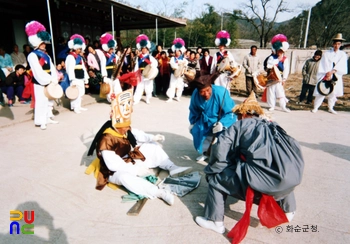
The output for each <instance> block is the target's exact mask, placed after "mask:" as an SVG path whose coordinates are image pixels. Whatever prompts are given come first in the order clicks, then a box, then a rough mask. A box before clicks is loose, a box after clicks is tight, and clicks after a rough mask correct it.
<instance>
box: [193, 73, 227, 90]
mask: <svg viewBox="0 0 350 244" xmlns="http://www.w3.org/2000/svg"><path fill="white" fill-rule="evenodd" d="M220 74H221V73H220V72H215V73H214V74H211V75H201V74H197V75H196V77H195V78H194V80H193V81H192V82H191V85H193V86H194V87H195V88H197V89H198V90H202V89H203V88H206V87H208V86H211V85H212V84H213V83H214V81H215V80H216V79H217V78H218V77H219V76H220Z"/></svg>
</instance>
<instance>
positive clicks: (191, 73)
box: [184, 67, 196, 81]
mask: <svg viewBox="0 0 350 244" xmlns="http://www.w3.org/2000/svg"><path fill="white" fill-rule="evenodd" d="M184 76H185V78H186V79H187V80H188V81H193V80H194V78H195V77H196V69H194V68H191V67H187V69H186V71H185V72H184Z"/></svg>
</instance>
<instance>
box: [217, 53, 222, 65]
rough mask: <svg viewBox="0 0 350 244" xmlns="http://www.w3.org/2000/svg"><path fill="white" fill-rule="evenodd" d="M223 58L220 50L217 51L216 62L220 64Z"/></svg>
mask: <svg viewBox="0 0 350 244" xmlns="http://www.w3.org/2000/svg"><path fill="white" fill-rule="evenodd" d="M223 59H224V55H223V54H222V53H221V52H217V53H216V60H217V64H220V63H221V61H222V60H223Z"/></svg>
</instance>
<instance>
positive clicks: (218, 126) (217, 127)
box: [213, 122, 224, 134]
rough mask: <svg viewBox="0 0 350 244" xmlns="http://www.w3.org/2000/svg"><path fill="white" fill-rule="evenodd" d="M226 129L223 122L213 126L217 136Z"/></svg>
mask: <svg viewBox="0 0 350 244" xmlns="http://www.w3.org/2000/svg"><path fill="white" fill-rule="evenodd" d="M223 129H224V127H223V126H222V124H221V122H216V123H215V124H214V125H213V133H214V134H216V133H218V132H220V131H222V130H223Z"/></svg>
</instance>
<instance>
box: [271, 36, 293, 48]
mask: <svg viewBox="0 0 350 244" xmlns="http://www.w3.org/2000/svg"><path fill="white" fill-rule="evenodd" d="M271 45H272V48H271V49H272V51H273V52H274V53H276V52H277V51H278V50H282V51H283V52H286V51H287V50H288V48H289V43H288V40H287V37H286V36H285V35H283V34H277V35H275V36H274V37H272V39H271Z"/></svg>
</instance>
